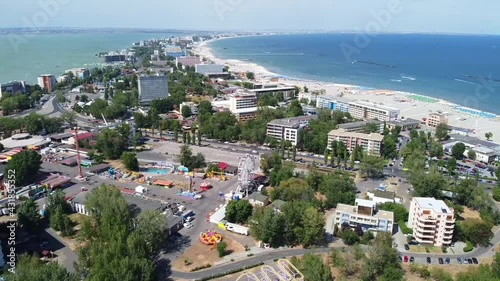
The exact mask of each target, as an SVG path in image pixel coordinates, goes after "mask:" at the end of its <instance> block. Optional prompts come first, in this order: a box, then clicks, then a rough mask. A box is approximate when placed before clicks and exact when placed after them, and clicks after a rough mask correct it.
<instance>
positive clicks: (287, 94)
mask: <svg viewBox="0 0 500 281" xmlns="http://www.w3.org/2000/svg"><path fill="white" fill-rule="evenodd" d="M258 87H262V88H258ZM264 87H265V88H264ZM295 90H296V89H295V87H290V86H282V85H278V84H265V85H264V84H260V85H257V88H255V89H252V90H250V91H252V92H254V93H255V94H256V95H257V96H258V97H259V96H261V95H267V94H269V95H276V94H282V95H283V99H285V100H289V99H292V98H295Z"/></svg>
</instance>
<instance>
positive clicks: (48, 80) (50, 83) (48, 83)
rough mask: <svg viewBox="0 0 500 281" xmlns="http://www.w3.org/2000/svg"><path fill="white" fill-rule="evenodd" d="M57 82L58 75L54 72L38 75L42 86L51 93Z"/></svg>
mask: <svg viewBox="0 0 500 281" xmlns="http://www.w3.org/2000/svg"><path fill="white" fill-rule="evenodd" d="M56 83H57V81H56V77H54V75H52V74H43V75H40V76H38V85H39V86H40V88H42V89H45V90H47V92H49V93H52V91H53V90H54V87H55V85H56Z"/></svg>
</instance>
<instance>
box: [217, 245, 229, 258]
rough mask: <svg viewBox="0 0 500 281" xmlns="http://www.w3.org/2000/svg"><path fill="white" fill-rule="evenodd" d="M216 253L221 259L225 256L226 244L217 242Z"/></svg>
mask: <svg viewBox="0 0 500 281" xmlns="http://www.w3.org/2000/svg"><path fill="white" fill-rule="evenodd" d="M217 253H219V257H220V258H222V257H224V256H225V255H227V243H226V242H224V241H221V242H219V244H217Z"/></svg>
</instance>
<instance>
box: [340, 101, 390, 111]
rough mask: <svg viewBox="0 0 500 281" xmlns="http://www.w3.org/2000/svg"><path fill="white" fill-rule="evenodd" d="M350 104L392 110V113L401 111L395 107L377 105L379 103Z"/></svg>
mask: <svg viewBox="0 0 500 281" xmlns="http://www.w3.org/2000/svg"><path fill="white" fill-rule="evenodd" d="M349 104H354V105H360V106H366V107H373V108H378V109H383V110H390V111H399V109H397V108H394V107H390V106H387V105H382V104H377V103H373V102H366V101H353V102H350V103H349Z"/></svg>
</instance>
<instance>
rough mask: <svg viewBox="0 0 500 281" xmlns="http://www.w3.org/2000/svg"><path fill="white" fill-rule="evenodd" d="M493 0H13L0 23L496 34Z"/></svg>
mask: <svg viewBox="0 0 500 281" xmlns="http://www.w3.org/2000/svg"><path fill="white" fill-rule="evenodd" d="M499 10H500V1H498V0H474V1H471V0H356V1H353V0H307V1H305V0H177V1H176V0H140V1H137V0H16V1H6V0H5V1H1V4H0V27H38V28H48V27H88V28H158V29H183V30H209V31H222V30H238V31H304V30H329V31H363V32H365V31H368V32H376V33H381V32H383V33H400V32H419V33H472V34H500V17H498V11H499Z"/></svg>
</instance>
